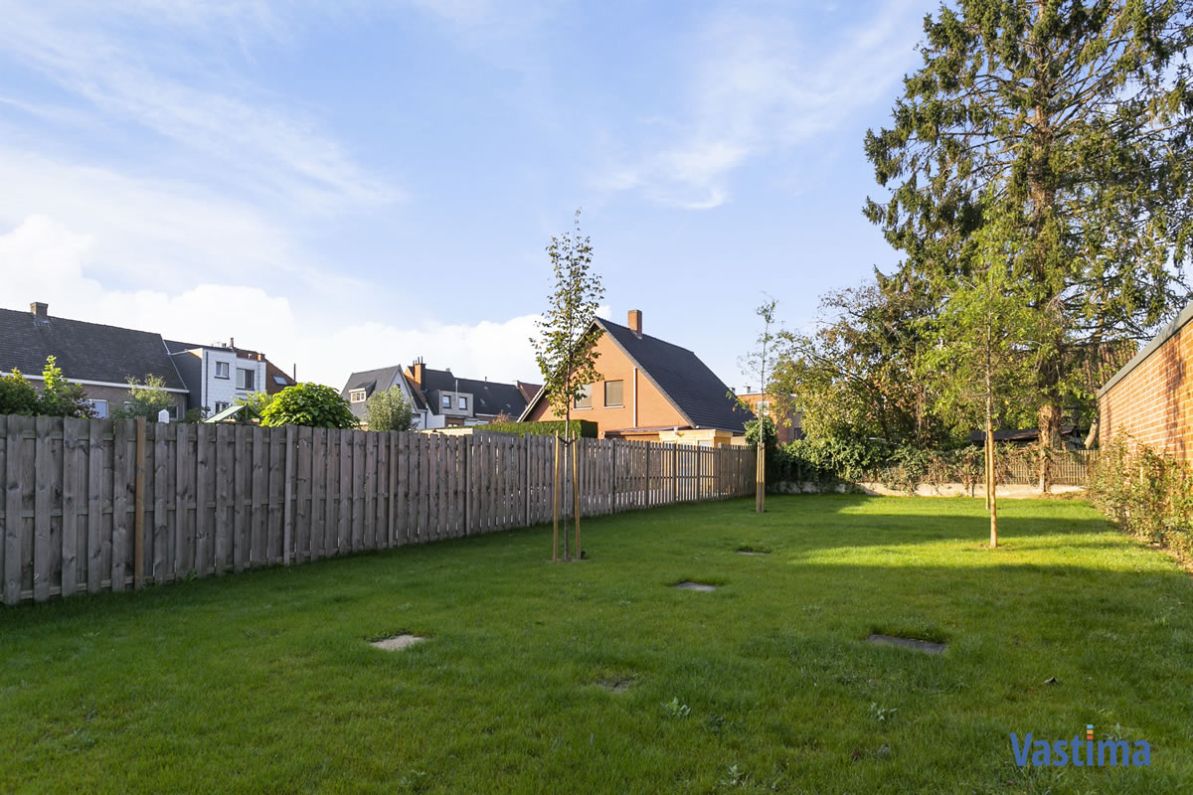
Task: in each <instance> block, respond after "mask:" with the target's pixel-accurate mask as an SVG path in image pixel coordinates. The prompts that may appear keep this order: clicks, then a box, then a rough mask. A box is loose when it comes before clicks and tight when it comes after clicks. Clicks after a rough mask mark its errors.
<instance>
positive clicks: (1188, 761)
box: [0, 495, 1193, 793]
mask: <svg viewBox="0 0 1193 795" xmlns="http://www.w3.org/2000/svg"><path fill="white" fill-rule="evenodd" d="M752 507H753V506H752V502H751V501H734V502H728V503H719V504H714V505H703V506H682V507H677V508H669V509H660V510H656V511H653V512H642V513H635V514H626V515H621V516H617V517H610V518H606V519H600V520H592V521H589V522H588V523H587V525H586V527H587V535H586V537H585V547H586V548H587V550H588V551H589V553H590V555H591V560H589V561H586V562H583V563H577V564H571V565H552V564H550V563H549V562H547V560H546V557H547V556H548V553H549V548H550V538H549V529H547V530H544V529H543V528H536V529H531V530H523V531H517V532H512V533H502V534H495V535H491V536H486V537H482V538H475V539H467V540H463V541H458V542H448V543H441V544H435V545H430V546H425V547H416V548H407V549H400V550H395V551H393V552H390V553H385V554H376V555H369V556H364V557H357V558H350V559H343V560H335V561H328V562H323V563H317V564H314V565H310V566H304V567H297V568H293V569H275V570H269V571H261V572H256V573H251V574H245V575H240V576H236V577H226V578H222V579H209V580H203V581H195V582H190V583H185V584H182V585H176V586H170V587H167V588H162V589H156V590H148V591H145V592H143V593H139V594H132V595H118V594H109V595H103V596H97V597H84V598H75V599H71V600H68V601H64V602H59V603H50V604H45V605H36V606H27V607H20V608H7V609H4V610H2V611H0V759H2V761H3V764H2V765H0V791H9V790H39V791H41V790H56V791H96V790H107V791H113V792H116V791H129V790H141V791H157V792H164V791H181V790H186V791H199V790H204V791H211V792H226V791H233V790H240V791H273V792H299V791H357V790H374V791H378V792H395V791H398V792H401V791H427V792H436V791H443V792H477V793H480V792H484V793H488V792H559V793H580V792H587V791H605V792H715V791H740V792H750V791H755V792H766V791H772V790H773V791H781V792H801V791H807V792H826V791H847V792H861V793H864V792H875V791H891V792H1004V791H1008V790H1010V791H1030V792H1116V791H1117V792H1128V791H1129V792H1165V793H1167V792H1177V791H1185V792H1189V791H1193V610H1191V607H1193V580H1191V579H1190V577H1189V576H1188V575H1187V574H1186V573H1184V572H1182V571H1180V570H1179V569H1178V568H1177V566H1176V565H1175V564H1174V563H1173V562H1172V561H1171V560H1170V559H1169V558H1168V557H1167V556H1165V555H1164V554H1162V553H1160V552H1157V551H1154V550H1151V549H1148V548H1146V547H1144V546H1141V545H1139V544H1138V543H1137V542H1135V541H1132V540H1131V539H1128V538H1126V537H1124V536H1122V535H1121V534H1119V533H1118V532H1117V531H1115V530H1114V529H1112V528H1110V527H1109V526H1108V525H1107V524H1106V523H1105V522H1103V521H1102V520H1101V519H1100V518H1099V517H1098V515H1097V514H1096V513H1095V512H1094V510H1093V509H1092V508H1090V507H1088V506H1086V505H1085V504H1083V503H1080V502H1072V501H1062V500H1052V501H1018V502H1011V501H1007V502H1006V503H1005V504H1004V505H1003V506H1002V507H1003V511H1002V532H1003V537H1004V540H1005V546H1004V547H1003V548H1002V549H1000V550H998V551H991V550H989V549H987V548H985V546H984V545H983V542H984V540H985V538H986V534H987V528H986V523H985V519H984V517H983V515H982V507H983V506H982V503H981V501H979V500H963V499H957V500H951V499H915V498H865V497H858V496H845V495H832V496H796V497H783V498H772V499H771V500H770V503H769V507H770V511H769V513H767V514H766V515H765V516H761V517H760V516H757V515H755V514H754V513H753V511H752ZM743 545H744V546H750V547H754V548H761V549H767V550H769V551H770V553H771V554H769V555H765V556H755V557H747V556H743V555H739V554H736V552H735V550H736V549H738V548H739V547H741V546H743ZM685 579H692V580H699V581H704V582H710V583H718V584H720V585H721V587H720V588H719V589H718V590H717V591H716V592H713V593H698V592H691V591H679V590H676V589H673V588H670V587H669V585H670V584H673V583H675V582H677V581H680V580H685ZM400 631H408V632H414V633H417V634H422V635H427V636H429V638H430V640H428V641H427V642H425V643H423V644H421V645H419V646H416V647H413V648H411V649H407V650H405V651H402V652H397V653H387V652H382V651H378V650H376V649H373V648H371V647H370V646H369V645H368V644H367V642H366V641H367V640H369V639H373V638H377V637H380V636H385V635H391V634H394V633H396V632H400ZM874 631H879V632H887V633H903V634H908V635H911V636H915V637H920V638H926V639H933V640H941V641H945V642H947V643H948V649H947V651H946V652H945V653H944V654H942V655H939V656H929V655H925V654H921V653H917V652H913V651H907V650H904V649H899V648H889V647H878V646H874V645H871V644H868V643H866V642H865V641H864V639H865V638H866V637H867V636H868V635H869V634H870V633H871V632H874ZM605 680H612V681H620V682H622V683H628V684H629V686H628V688H625V690H624V692H611V691H610V690H608V689H606V688H605V687H602V686H601V684H600V682H602V681H605ZM1053 680H1054V683H1048V682H1052V681H1053ZM1087 723H1092V724H1094V725H1095V731H1096V733H1097V734H1098V735H1099V736H1103V735H1106V734H1115V735H1117V736H1120V737H1123V738H1125V739H1128V740H1137V739H1146V740H1147V741H1149V742H1150V743H1151V747H1152V766H1151V767H1150V768H1074V767H1068V768H1025V769H1020V768H1018V767H1017V766H1016V765H1015V763H1014V760H1013V758H1012V754H1011V746H1010V742H1009V740H1008V733H1009V732H1011V731H1018V732H1021V733H1022V732H1026V731H1031V732H1033V733H1034V734H1035V735H1036V736H1037V737H1043V738H1048V739H1059V738H1062V737H1063V738H1068V737H1072V736H1073V735H1074V734H1077V733H1079V732H1082V731H1083V730H1084V727H1085V725H1086V724H1087Z"/></svg>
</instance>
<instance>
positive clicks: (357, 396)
mask: <svg viewBox="0 0 1193 795" xmlns="http://www.w3.org/2000/svg"><path fill="white" fill-rule="evenodd" d="M366 398H368V393H367V392H365V390H363V389H351V390H349V391H348V399H349V400H350V401H352V402H353V403H364V402H365V399H366Z"/></svg>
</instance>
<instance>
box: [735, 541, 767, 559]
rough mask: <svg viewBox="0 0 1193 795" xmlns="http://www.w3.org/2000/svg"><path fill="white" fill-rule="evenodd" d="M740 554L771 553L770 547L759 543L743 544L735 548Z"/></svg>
mask: <svg viewBox="0 0 1193 795" xmlns="http://www.w3.org/2000/svg"><path fill="white" fill-rule="evenodd" d="M734 552H736V553H737V554H739V555H748V556H750V557H761V556H763V555H769V554H770V549H769V548H768V547H762V546H758V545H757V544H742V545H741V546H740V547H738V548H737V549H735V550H734Z"/></svg>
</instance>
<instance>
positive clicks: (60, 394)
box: [36, 356, 92, 417]
mask: <svg viewBox="0 0 1193 795" xmlns="http://www.w3.org/2000/svg"><path fill="white" fill-rule="evenodd" d="M41 378H42V382H41V396H40V397H39V398H38V399H37V412H36V413H38V414H46V415H49V416H52V417H90V416H91V414H92V411H91V402H90V401H89V400H88V399H87V393H86V392H85V391H84V390H83V387H82V386H80V385H79V384H75V383H71V382H70V381H67V380H66V377H65V376H64V375H63V374H62V368H61V367H59V366H58V358H57V357H56V356H47V357H46V366H45V367H43V368H42V371H41Z"/></svg>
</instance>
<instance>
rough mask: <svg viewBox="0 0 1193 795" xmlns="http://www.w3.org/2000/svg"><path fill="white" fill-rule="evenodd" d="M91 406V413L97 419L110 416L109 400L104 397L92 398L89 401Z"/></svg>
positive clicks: (104, 418)
mask: <svg viewBox="0 0 1193 795" xmlns="http://www.w3.org/2000/svg"><path fill="white" fill-rule="evenodd" d="M87 403H88V404H90V406H91V414H92V416H94V417H95V418H96V419H99V420H106V419H107V418H108V401H106V400H104V399H103V398H92V399H90V400H88V401H87Z"/></svg>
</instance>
